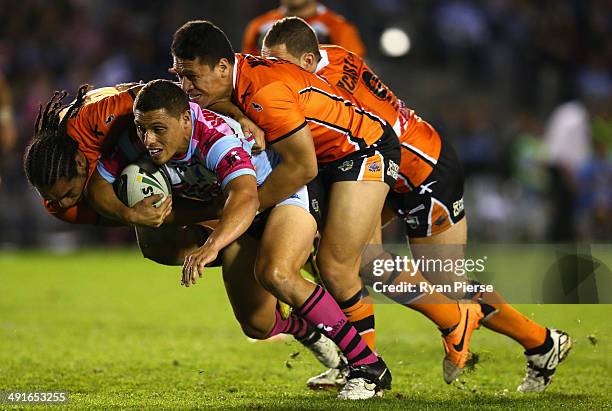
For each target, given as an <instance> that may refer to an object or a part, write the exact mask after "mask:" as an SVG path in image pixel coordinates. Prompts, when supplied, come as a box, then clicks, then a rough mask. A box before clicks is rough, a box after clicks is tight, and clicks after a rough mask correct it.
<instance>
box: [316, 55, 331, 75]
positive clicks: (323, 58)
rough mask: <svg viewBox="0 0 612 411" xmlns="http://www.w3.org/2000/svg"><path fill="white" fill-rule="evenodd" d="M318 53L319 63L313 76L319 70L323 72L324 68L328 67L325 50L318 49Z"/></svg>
mask: <svg viewBox="0 0 612 411" xmlns="http://www.w3.org/2000/svg"><path fill="white" fill-rule="evenodd" d="M319 53H321V60H319V63H317V68H316V70H315V74H318V73H319V72H320V71H321V70H323V69H324V68H325V67H326V66H328V65H329V57H328V56H327V50H321V49H319Z"/></svg>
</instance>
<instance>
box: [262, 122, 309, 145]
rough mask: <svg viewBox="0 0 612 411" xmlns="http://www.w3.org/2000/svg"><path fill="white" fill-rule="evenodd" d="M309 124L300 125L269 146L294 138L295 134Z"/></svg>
mask: <svg viewBox="0 0 612 411" xmlns="http://www.w3.org/2000/svg"><path fill="white" fill-rule="evenodd" d="M307 124H308V123H307V122H306V121H304V122H303V123H302V124H300V125H299V126H298V127H296V128H294V129H293V130H291V131H290V132H288V133H286V134H283V135H282V136H280V137H279V138H277V139H276V140H274V141H272V142H270V143H269V144H270V145H272V144H276V143H278V142H279V141H281V140H284V139H286V138H287V137H290V136H292V135H293V134H295V133H297V132H298V131H300V130H301V129H303V128H304V127H305V126H306V125H307Z"/></svg>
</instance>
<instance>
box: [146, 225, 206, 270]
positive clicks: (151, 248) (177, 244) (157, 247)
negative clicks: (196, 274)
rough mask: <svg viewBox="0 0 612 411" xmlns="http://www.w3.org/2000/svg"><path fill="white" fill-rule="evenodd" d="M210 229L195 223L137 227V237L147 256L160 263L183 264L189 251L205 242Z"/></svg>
mask: <svg viewBox="0 0 612 411" xmlns="http://www.w3.org/2000/svg"><path fill="white" fill-rule="evenodd" d="M208 231H209V230H207V229H206V228H204V227H203V226H198V225H195V224H194V225H190V226H186V227H181V226H176V225H164V226H161V227H159V228H150V227H136V238H137V240H138V246H139V247H140V250H141V251H142V255H143V256H144V257H145V258H148V259H150V260H153V261H155V262H157V263H159V264H165V265H182V264H183V261H184V258H185V256H186V255H187V254H188V253H190V252H192V251H194V250H195V249H197V248H198V247H199V246H201V245H202V244H204V242H205V241H206V238H207V237H208Z"/></svg>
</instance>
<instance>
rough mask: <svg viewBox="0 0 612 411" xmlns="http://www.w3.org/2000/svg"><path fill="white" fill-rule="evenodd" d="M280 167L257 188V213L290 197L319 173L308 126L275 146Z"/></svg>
mask: <svg viewBox="0 0 612 411" xmlns="http://www.w3.org/2000/svg"><path fill="white" fill-rule="evenodd" d="M273 148H274V150H275V151H276V152H277V153H278V154H279V155H280V157H281V159H282V161H281V163H280V164H279V165H278V166H276V167H275V168H274V170H272V173H271V174H270V175H269V176H268V178H267V179H266V182H265V183H264V184H263V185H262V186H261V187H260V188H259V209H260V210H265V209H267V208H270V207H272V206H274V205H275V204H278V203H279V202H281V201H283V200H284V199H286V198H288V197H289V196H291V195H293V194H294V193H295V192H296V191H298V190H299V189H300V187H302V186H304V185H306V184H308V183H309V182H310V181H311V180H313V179H314V178H315V177H316V176H317V173H318V167H317V156H316V153H315V148H314V142H313V141H312V134H311V133H310V128H308V126H304V127H302V128H301V129H300V130H298V131H297V132H295V133H293V134H292V135H290V136H289V137H287V138H285V139H283V140H281V141H278V142H276V143H274V146H273Z"/></svg>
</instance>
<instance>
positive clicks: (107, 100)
mask: <svg viewBox="0 0 612 411" xmlns="http://www.w3.org/2000/svg"><path fill="white" fill-rule="evenodd" d="M134 98H135V95H134V93H133V91H132V90H126V91H123V92H119V91H117V90H116V89H115V88H114V87H105V88H102V89H96V90H92V91H90V92H89V93H87V96H86V99H85V103H84V105H83V106H82V107H81V108H79V109H78V110H77V111H76V113H75V114H73V115H72V116H71V118H69V119H68V120H67V123H66V131H67V133H68V136H69V137H70V138H72V139H73V140H75V141H76V142H77V143H78V144H79V150H81V151H82V152H83V154H84V155H85V157H86V158H87V165H88V170H87V171H88V174H87V178H88V181H89V177H91V175H92V174H93V172H94V171H95V169H96V165H97V163H98V160H99V158H100V155H101V153H102V152H104V151H107V150H109V149H111V148H113V147H114V145H115V143H116V142H117V140H118V139H119V137H120V136H121V135H122V134H124V133H127V132H129V130H132V129H133V128H131V127H129V126H130V125H131V124H133V122H134V116H133V113H132V105H133V104H134ZM44 206H45V209H46V210H47V211H48V212H49V213H50V214H52V215H53V216H55V217H57V218H59V219H60V220H64V221H67V222H69V223H74V224H95V223H96V222H97V220H98V215H97V214H96V212H95V211H94V210H93V209H92V208H91V206H90V205H89V204H88V203H87V200H85V198H84V197H81V200H79V202H78V203H77V204H76V205H74V206H73V207H70V208H59V207H56V206H54V205H53V204H52V203H51V202H49V201H46V200H45V201H44Z"/></svg>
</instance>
